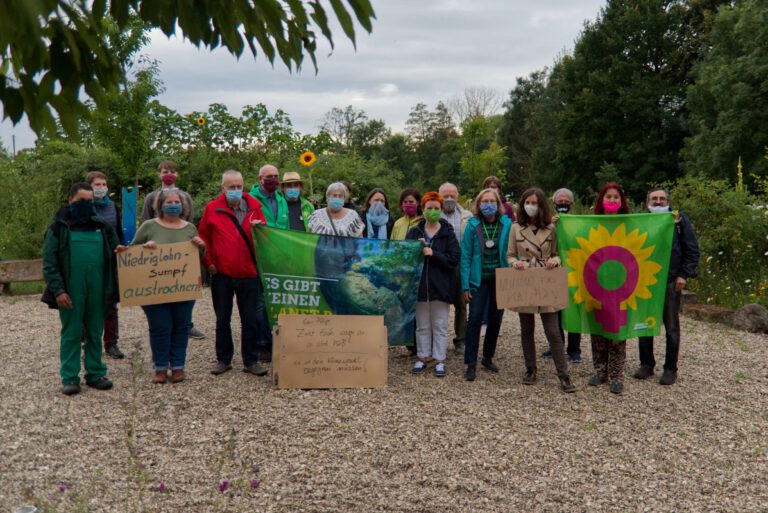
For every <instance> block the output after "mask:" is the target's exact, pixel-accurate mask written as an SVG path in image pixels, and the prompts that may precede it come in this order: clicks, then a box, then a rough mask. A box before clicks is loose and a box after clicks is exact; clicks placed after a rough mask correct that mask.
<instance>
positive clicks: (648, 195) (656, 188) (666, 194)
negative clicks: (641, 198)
mask: <svg viewBox="0 0 768 513" xmlns="http://www.w3.org/2000/svg"><path fill="white" fill-rule="evenodd" d="M656 191H663V192H664V195H665V196H666V197H667V203H669V200H670V194H669V191H668V190H667V189H666V188H664V187H654V188H653V189H649V190H648V194H646V195H645V202H646V203H648V201H649V200H650V199H651V193H652V192H656Z"/></svg>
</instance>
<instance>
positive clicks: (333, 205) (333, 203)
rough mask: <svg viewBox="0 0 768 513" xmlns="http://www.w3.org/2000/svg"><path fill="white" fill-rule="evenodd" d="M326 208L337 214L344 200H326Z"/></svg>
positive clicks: (342, 206)
mask: <svg viewBox="0 0 768 513" xmlns="http://www.w3.org/2000/svg"><path fill="white" fill-rule="evenodd" d="M328 208H330V209H331V210H333V211H334V212H338V211H339V210H341V209H342V208H344V198H331V199H329V200H328Z"/></svg>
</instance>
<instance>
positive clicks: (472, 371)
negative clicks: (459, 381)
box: [464, 365, 477, 381]
mask: <svg viewBox="0 0 768 513" xmlns="http://www.w3.org/2000/svg"><path fill="white" fill-rule="evenodd" d="M476 377H477V367H475V366H474V365H468V366H467V372H465V373H464V381H474V380H475V378H476Z"/></svg>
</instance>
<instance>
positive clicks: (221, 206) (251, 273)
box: [197, 193, 266, 278]
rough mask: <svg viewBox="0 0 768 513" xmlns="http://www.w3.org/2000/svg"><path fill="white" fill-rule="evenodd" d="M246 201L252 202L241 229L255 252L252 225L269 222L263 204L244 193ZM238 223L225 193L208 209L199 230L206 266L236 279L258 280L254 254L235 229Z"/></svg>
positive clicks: (209, 204)
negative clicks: (254, 222)
mask: <svg viewBox="0 0 768 513" xmlns="http://www.w3.org/2000/svg"><path fill="white" fill-rule="evenodd" d="M243 199H244V200H245V201H247V202H248V213H247V214H246V216H245V219H243V223H242V225H241V226H242V228H243V231H244V232H245V235H246V237H248V244H250V245H251V248H253V236H252V235H251V221H252V220H255V219H260V220H261V222H262V223H266V220H265V219H264V213H263V212H262V211H261V203H259V202H258V201H257V200H256V199H255V198H253V197H251V196H250V195H248V194H245V193H243ZM233 220H234V221H235V222H234V223H233V222H232V221H233ZM236 223H237V217H236V216H235V213H234V212H233V211H232V209H231V208H229V206H228V205H227V199H226V196H225V195H224V194H223V193H222V194H220V195H219V197H218V198H216V199H215V200H213V201H211V202H209V203H208V204H207V205H206V206H205V210H204V211H203V219H202V220H201V221H200V227H199V228H198V229H197V233H198V234H199V235H200V237H201V238H202V239H203V240H204V241H205V244H206V249H205V256H204V257H203V264H205V266H206V267H208V266H210V265H211V264H213V265H215V266H216V272H219V273H222V274H226V275H227V276H231V277H232V278H255V277H256V276H257V274H258V273H257V271H256V267H255V266H254V265H253V259H252V258H251V252H250V251H249V250H248V246H247V245H246V243H245V240H243V236H242V235H241V234H240V231H239V230H238V229H237V227H236V226H235V224H236Z"/></svg>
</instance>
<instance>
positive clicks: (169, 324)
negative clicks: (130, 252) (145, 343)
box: [131, 189, 205, 384]
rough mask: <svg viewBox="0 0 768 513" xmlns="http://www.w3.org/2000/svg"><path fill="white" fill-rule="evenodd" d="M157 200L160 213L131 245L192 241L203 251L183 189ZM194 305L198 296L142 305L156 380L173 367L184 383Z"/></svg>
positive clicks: (173, 373)
mask: <svg viewBox="0 0 768 513" xmlns="http://www.w3.org/2000/svg"><path fill="white" fill-rule="evenodd" d="M155 201H156V203H155V210H156V211H157V217H155V218H154V219H150V220H148V221H144V222H143V223H141V226H139V229H138V230H137V231H136V236H135V237H134V238H133V241H132V243H131V245H133V246H136V245H142V246H143V247H144V248H146V249H148V250H150V251H155V250H157V249H158V246H159V245H161V244H175V243H178V242H187V241H191V242H192V243H193V244H194V245H195V246H197V247H198V248H199V249H200V252H201V253H203V252H204V250H205V242H203V239H201V238H200V237H199V236H198V235H197V228H195V225H193V224H192V223H189V222H187V221H185V220H184V219H182V218H181V215H182V213H183V212H184V206H183V205H182V203H181V195H180V194H179V191H178V190H177V189H168V190H164V191H160V192H159V193H158V194H157V196H156V198H155ZM194 307H195V301H194V300H190V301H177V302H173V303H160V304H154V305H145V306H142V307H141V308H142V310H144V315H146V317H147V323H148V324H149V345H150V347H151V349H152V363H153V366H154V369H155V376H154V378H153V380H152V382H153V383H157V384H161V383H165V382H166V381H168V379H169V377H168V371H169V370H170V372H171V375H170V380H171V382H172V383H180V382H182V381H184V379H185V378H186V373H185V372H184V367H185V364H186V360H187V346H188V344H189V327H190V325H191V324H192V309H193V308H194Z"/></svg>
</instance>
